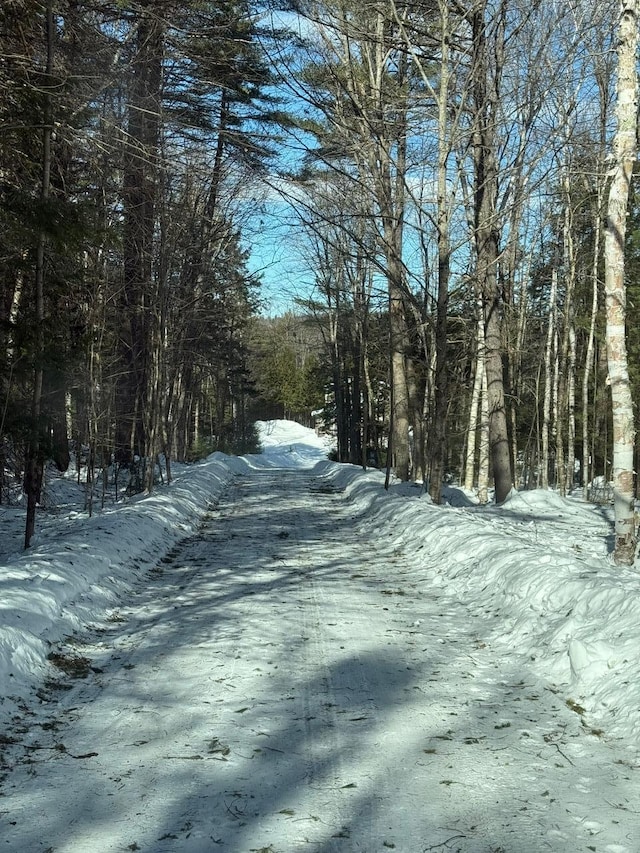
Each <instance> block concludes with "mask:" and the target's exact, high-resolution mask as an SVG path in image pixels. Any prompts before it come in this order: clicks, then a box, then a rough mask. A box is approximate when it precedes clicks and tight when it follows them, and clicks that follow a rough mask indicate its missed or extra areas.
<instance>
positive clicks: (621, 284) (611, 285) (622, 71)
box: [604, 0, 638, 565]
mask: <svg viewBox="0 0 640 853" xmlns="http://www.w3.org/2000/svg"><path fill="white" fill-rule="evenodd" d="M637 45H638V0H622V2H621V4H620V24H619V43H618V88H617V102H616V116H617V130H616V136H615V142H614V145H615V148H614V167H613V174H612V180H611V186H610V190H609V203H608V209H607V228H606V232H605V247H604V248H605V299H606V313H607V362H608V368H609V383H610V389H611V402H612V410H613V487H614V509H615V553H614V559H615V562H616V563H619V564H622V565H631V564H632V563H633V562H634V559H635V552H636V531H635V518H634V488H633V461H634V458H633V457H634V442H635V429H634V424H633V406H632V400H631V387H630V384H629V371H628V367H627V346H626V328H625V320H626V288H625V278H624V273H625V267H624V249H625V237H626V217H627V207H628V202H629V187H630V184H631V179H632V175H633V164H634V161H635V159H636V145H637V143H636V133H637V113H638V77H637V71H636V52H637Z"/></svg>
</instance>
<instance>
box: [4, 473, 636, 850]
mask: <svg viewBox="0 0 640 853" xmlns="http://www.w3.org/2000/svg"><path fill="white" fill-rule="evenodd" d="M410 556H411V559H409V558H408V557H409V555H406V554H405V553H404V552H403V551H402V549H401V548H398V547H396V546H394V545H393V544H392V543H391V542H390V538H389V532H388V531H385V530H382V531H381V532H380V534H379V535H378V534H376V532H375V531H374V532H373V533H372V532H371V529H370V526H367V525H365V523H364V519H362V518H360V517H359V515H358V513H357V510H356V509H354V506H353V505H352V504H351V503H350V502H349V500H347V499H346V498H345V495H343V494H341V493H340V491H339V490H336V487H335V485H334V481H332V479H331V477H329V476H323V475H322V473H320V472H318V471H315V472H314V471H313V470H312V469H311V470H295V469H292V470H282V469H268V468H266V469H254V470H249V469H248V470H246V471H245V472H243V473H241V474H238V475H236V476H235V478H234V479H233V480H232V481H231V483H230V484H229V486H228V487H227V489H226V491H225V492H224V494H223V496H222V499H221V500H220V502H219V503H218V504H217V506H216V507H215V509H213V510H212V511H211V512H210V513H209V515H208V516H207V517H206V520H205V523H204V525H203V526H202V529H201V531H200V532H199V534H198V535H195V536H192V537H190V538H189V539H187V540H185V542H184V543H182V545H181V546H180V547H177V548H175V549H174V550H173V551H172V552H171V553H170V554H169V555H168V557H167V558H165V559H164V560H163V561H162V562H161V563H159V564H158V565H157V566H156V567H155V568H154V569H152V570H151V571H150V572H149V573H148V574H146V575H145V576H143V577H141V578H140V580H139V582H138V589H137V593H136V595H135V596H134V597H133V598H131V599H129V600H127V601H126V602H123V606H122V607H121V608H120V609H119V611H118V612H117V613H114V614H113V616H112V620H111V622H110V623H109V625H108V627H107V628H106V629H104V630H103V631H101V632H100V633H95V634H94V635H91V636H87V637H86V638H84V639H85V640H86V642H85V643H84V644H78V643H77V642H76V644H75V645H67V646H66V647H64V648H63V649H62V650H61V657H60V659H59V663H60V665H61V667H64V668H66V669H73V668H74V667H75V670H76V671H74V672H72V673H71V674H65V673H64V672H63V671H62V669H61V672H60V680H59V683H58V684H50V685H48V687H47V689H46V690H43V691H42V692H41V696H42V698H43V705H42V706H41V707H40V708H39V709H37V713H35V712H34V714H33V717H32V723H31V725H29V724H28V722H27V725H26V729H27V731H26V732H24V740H23V742H22V743H20V744H16V745H15V746H14V748H13V757H12V762H11V763H13V762H15V766H14V767H13V769H11V770H10V771H9V770H8V771H7V775H6V777H5V780H4V785H3V793H4V799H3V800H2V803H1V809H0V812H1V820H2V822H3V827H2V833H1V834H0V841H1V842H2V843H1V844H0V850H6V851H11V853H35V851H50V853H107V852H108V851H126V850H141V851H145V853H175V852H176V851H188V853H211V851H216V850H221V851H226V853H293V851H298V850H304V851H309V853H334V851H336V853H337V851H340V852H341V853H351V851H363V853H384V851H386V850H396V851H399V853H422V851H464V853H543V851H556V852H557V853H578V851H597V853H605V851H606V853H635V851H637V850H638V844H639V843H640V842H639V841H638V839H640V832H639V827H640V823H639V812H640V804H639V803H638V786H637V782H636V780H635V774H636V772H637V771H636V769H635V767H632V766H631V765H630V764H629V763H628V758H625V755H626V753H623V752H620V754H616V753H615V751H614V750H615V747H612V746H611V745H610V744H608V743H607V742H605V741H604V740H603V739H601V738H600V737H599V736H598V733H597V732H595V731H594V730H592V729H590V728H589V727H588V726H586V725H585V724H584V722H583V718H582V716H581V715H580V713H579V709H578V712H576V710H575V709H572V708H571V707H568V706H567V705H566V703H565V701H564V699H563V698H562V697H560V696H558V695H557V694H555V693H554V692H553V691H552V690H551V689H549V687H548V686H545V684H543V683H542V682H540V681H539V680H538V678H537V677H536V676H535V675H534V674H533V672H532V671H530V670H528V668H526V667H525V666H524V665H523V664H522V662H521V660H520V659H519V658H516V659H514V658H512V657H510V656H508V651H507V650H506V649H503V650H502V651H500V650H499V649H497V648H496V647H495V646H494V645H493V644H492V643H491V642H490V640H489V637H488V634H489V633H490V628H491V625H492V622H491V619H492V614H484V615H480V614H478V612H477V608H475V607H473V606H471V605H472V603H466V602H462V601H456V600H454V599H453V598H451V597H449V595H448V593H447V592H446V590H445V589H443V588H440V587H434V586H433V585H430V584H428V583H427V582H426V577H427V568H428V565H429V559H430V556H429V554H424V556H423V561H424V562H423V566H422V567H421V566H420V563H419V562H417V561H416V559H415V554H412V555H410ZM516 661H518V662H516ZM87 667H90V668H89V669H88V670H87ZM83 668H84V671H82V670H83ZM79 674H81V675H84V676H85V677H83V678H78V677H77V676H78V675H79ZM26 719H27V721H28V720H29V717H28V716H27V717H26Z"/></svg>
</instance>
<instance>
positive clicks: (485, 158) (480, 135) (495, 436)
mask: <svg viewBox="0 0 640 853" xmlns="http://www.w3.org/2000/svg"><path fill="white" fill-rule="evenodd" d="M485 8H486V0H476V2H475V3H474V8H473V12H472V27H473V69H472V74H473V102H474V103H473V106H474V130H473V158H474V171H475V174H474V216H475V222H474V225H475V243H476V255H477V257H476V269H477V278H478V282H479V286H480V289H481V292H482V300H483V309H484V323H485V346H486V374H487V403H488V407H489V452H490V456H491V467H492V472H493V479H494V485H495V500H496V503H502V502H503V501H504V500H505V499H506V497H507V495H508V494H509V492H510V491H511V488H512V486H513V476H512V473H511V454H510V452H509V435H508V430H507V416H506V408H505V397H504V370H503V342H502V316H503V300H502V294H501V292H500V288H499V286H498V276H497V263H498V255H499V246H498V244H499V229H498V210H497V195H498V167H497V162H496V133H495V115H496V112H497V101H498V97H497V96H498V90H499V82H498V81H499V76H500V72H501V67H500V62H501V59H500V56H499V53H500V51H499V50H496V51H495V54H496V55H495V61H496V67H494V68H491V69H490V61H489V51H488V45H487V37H486V25H485V21H484V15H485ZM503 12H504V10H503V9H502V10H501V11H499V12H498V14H499V15H503ZM499 26H500V27H502V26H504V18H503V20H502V22H501V23H500V25H499ZM501 38H502V36H501V33H500V32H499V33H497V34H496V36H495V39H496V45H498V46H500V45H501ZM490 73H491V75H492V76H491V85H490V84H489V76H490Z"/></svg>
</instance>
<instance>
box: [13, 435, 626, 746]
mask: <svg viewBox="0 0 640 853" xmlns="http://www.w3.org/2000/svg"><path fill="white" fill-rule="evenodd" d="M259 427H260V431H261V435H262V442H263V448H264V452H263V454H261V455H259V456H258V455H255V456H247V457H243V458H231V457H227V456H224V455H223V454H214V456H212V457H210V458H209V459H208V460H206V461H205V462H202V463H200V464H197V465H192V466H187V467H183V468H182V470H181V471H180V474H179V476H177V477H176V479H175V480H174V482H173V483H172V484H171V485H170V486H165V487H162V488H159V489H158V491H157V492H155V493H154V494H152V495H150V496H147V497H141V498H138V499H136V500H129V501H126V502H124V503H121V504H118V505H117V506H115V507H113V508H112V509H108V510H105V511H103V512H101V513H99V514H98V515H95V516H94V517H93V518H87V517H85V516H84V515H83V514H82V513H77V512H74V513H70V514H69V515H68V517H67V518H65V519H59V527H61V528H62V529H61V530H60V532H58V533H57V534H56V532H55V528H53V529H52V530H50V531H49V532H48V533H47V535H46V536H43V535H41V536H39V537H38V539H37V540H36V542H37V544H36V545H35V547H34V548H33V549H31V550H30V551H29V552H28V553H27V554H16V555H14V556H13V557H10V558H9V559H8V560H7V561H5V564H4V566H0V601H1V602H2V604H1V605H0V607H1V609H2V613H1V617H0V618H1V621H0V626H1V627H0V690H1V691H2V692H1V695H2V697H3V698H2V701H1V703H0V714H3V713H5V714H6V713H9V712H11V710H12V709H14V708H15V707H16V706H17V704H18V703H20V701H21V700H23V699H24V697H25V696H27V695H28V694H29V692H30V691H31V690H32V688H33V685H34V684H35V683H36V682H37V681H38V680H41V679H42V678H43V677H45V676H46V673H47V671H48V670H47V667H48V664H47V661H46V657H47V654H48V652H49V650H50V647H51V644H52V643H54V642H56V641H57V640H59V639H61V638H63V637H64V636H66V635H69V634H71V633H73V632H74V631H76V630H78V629H80V628H81V627H84V626H86V625H87V624H91V623H92V621H94V620H97V621H100V620H101V619H103V618H104V616H105V613H106V612H107V611H108V609H109V608H110V607H114V606H115V605H116V603H117V602H118V601H119V600H122V598H123V596H125V595H126V594H127V592H128V591H129V590H130V589H131V587H132V585H133V584H134V583H135V581H136V577H137V573H139V572H140V570H141V569H144V568H146V567H150V566H152V565H154V564H156V563H157V561H158V560H160V559H161V558H162V556H164V555H165V554H166V553H167V552H168V551H169V550H170V549H171V548H172V546H173V545H174V544H175V543H176V542H177V541H179V540H180V539H182V538H184V537H185V536H188V535H190V534H191V533H193V532H194V531H195V530H196V529H197V526H198V524H199V522H200V521H201V519H202V517H203V515H204V514H205V512H206V510H207V508H208V507H209V506H210V505H211V504H212V502H215V500H216V498H217V497H218V496H219V495H220V493H221V491H222V490H223V489H224V487H225V485H226V483H227V482H228V481H229V479H230V478H231V477H233V476H234V474H235V473H238V472H242V471H243V470H247V468H255V467H265V466H267V467H280V468H282V467H291V468H297V467H305V468H310V467H313V466H315V471H314V473H315V474H316V476H317V477H318V478H320V479H323V480H325V481H326V483H327V485H330V487H331V488H332V490H334V491H336V492H342V494H343V498H344V499H345V500H347V501H349V502H350V504H351V506H352V511H353V517H354V523H355V524H358V525H359V529H360V530H361V533H362V540H363V543H366V542H367V541H368V540H369V539H370V540H371V541H373V540H375V542H376V547H377V549H378V550H379V552H380V553H381V555H382V556H384V555H385V554H388V555H389V557H391V556H392V555H393V553H394V552H395V551H397V550H399V549H401V550H402V551H403V552H404V553H405V557H406V556H407V555H413V557H414V559H415V569H416V572H415V578H416V579H417V581H418V582H419V583H421V584H422V585H423V589H424V593H425V594H429V589H430V588H433V587H434V586H435V587H437V588H438V589H439V591H440V593H441V594H449V595H452V596H455V597H456V598H459V599H462V600H464V601H465V602H466V603H467V604H468V605H469V606H470V607H472V608H473V609H474V611H476V612H477V613H479V614H482V615H483V617H484V619H485V625H486V636H485V637H483V638H482V639H483V642H485V643H487V644H494V645H495V646H496V647H501V648H504V647H505V646H506V647H508V648H509V651H510V653H511V654H512V655H513V657H514V661H515V660H517V657H518V656H520V657H521V659H522V660H523V661H526V662H527V666H533V667H535V669H536V670H537V672H538V674H539V675H541V676H542V677H544V678H545V679H546V680H547V682H548V683H549V685H550V686H553V685H555V686H556V687H557V688H558V689H560V690H561V691H562V693H563V695H564V696H565V698H567V699H571V700H573V701H574V702H575V703H578V704H579V705H580V706H581V707H582V708H585V709H586V710H587V712H588V713H589V721H590V724H593V723H595V722H596V721H597V722H598V724H599V725H602V727H603V728H605V729H606V731H607V732H608V733H609V734H614V735H616V736H619V737H621V738H627V739H634V740H636V741H637V740H639V739H640V655H638V648H640V594H639V579H638V575H637V574H636V572H634V571H633V570H629V569H621V568H617V567H614V565H613V563H612V561H611V559H610V556H609V553H608V547H609V546H610V544H611V539H612V518H611V517H610V511H609V509H608V508H603V507H593V506H591V505H588V504H585V503H582V502H580V501H577V500H573V499H564V498H560V497H559V496H558V495H556V494H554V493H552V492H545V491H542V490H538V491H535V492H526V493H523V494H515V495H513V496H512V497H510V499H509V500H508V501H506V502H505V504H504V505H503V506H501V507H494V506H489V507H479V506H477V505H476V504H474V501H473V497H472V496H470V495H467V494H465V493H463V492H462V490H458V493H457V494H456V493H455V490H452V489H449V490H448V505H446V506H434V505H433V504H432V503H431V502H430V501H429V499H428V497H427V496H424V495H421V492H420V489H419V488H416V487H414V486H412V485H407V484H393V485H392V487H391V489H390V490H389V491H385V490H384V474H383V473H382V472H380V471H376V470H368V471H363V470H362V469H361V468H358V467H356V466H351V465H337V464H334V463H332V462H329V461H327V460H326V451H327V441H326V439H323V438H321V437H318V436H316V435H315V434H314V433H313V431H311V430H305V429H304V428H303V427H300V426H299V425H297V424H292V423H291V422H276V423H275V424H268V423H262V424H260V425H259ZM319 460H324V461H319ZM2 509H4V508H2ZM3 529H5V530H6V529H7V528H6V525H5V527H4V528H3Z"/></svg>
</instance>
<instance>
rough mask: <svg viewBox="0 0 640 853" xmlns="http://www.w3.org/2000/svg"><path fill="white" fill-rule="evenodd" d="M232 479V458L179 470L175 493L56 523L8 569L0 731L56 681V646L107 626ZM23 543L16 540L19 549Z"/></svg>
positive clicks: (3, 595) (0, 646)
mask: <svg viewBox="0 0 640 853" xmlns="http://www.w3.org/2000/svg"><path fill="white" fill-rule="evenodd" d="M232 476H233V470H232V466H230V465H229V464H228V463H227V458H226V457H225V456H223V454H214V455H213V456H212V457H210V458H209V459H207V460H206V461H204V462H202V463H199V464H196V465H192V466H182V471H181V473H180V475H179V476H178V477H176V479H175V480H174V481H173V482H172V483H171V485H169V486H163V487H161V488H159V489H158V490H157V492H154V493H153V494H151V495H148V496H140V497H138V498H135V499H129V500H127V501H125V502H122V503H119V504H117V505H115V506H113V507H110V508H107V509H105V510H103V511H102V512H98V513H97V514H95V515H93V516H92V517H90V518H89V517H88V516H87V514H86V513H79V512H76V511H72V512H70V513H69V514H68V515H67V516H66V517H64V518H57V519H55V520H54V523H53V524H50V525H48V526H47V528H46V529H45V530H44V531H42V532H40V533H39V535H38V537H37V538H36V539H35V540H34V541H35V543H36V544H34V546H33V547H32V548H31V549H30V550H29V551H28V552H18V553H17V554H15V555H14V556H12V557H10V558H8V559H6V561H5V563H4V564H3V565H2V566H1V567H0V602H1V603H0V609H1V611H2V615H1V624H0V697H1V698H0V702H1V705H0V722H2V723H4V722H6V718H7V716H9V715H11V714H12V713H14V712H15V710H16V708H17V707H18V706H19V705H20V704H21V703H23V702H24V701H25V700H26V699H27V697H29V696H30V695H31V693H32V691H33V689H34V687H35V686H37V684H38V682H39V681H40V680H41V679H43V678H45V677H46V675H47V673H48V672H50V669H51V666H50V664H49V663H48V661H47V656H48V654H49V653H50V651H51V646H52V644H53V643H56V642H57V641H59V640H61V639H62V638H64V637H67V636H70V635H72V634H73V633H74V632H76V631H80V630H83V629H85V628H86V627H87V625H89V624H92V623H94V622H96V621H97V622H102V621H103V620H104V618H105V616H106V614H107V611H108V609H109V608H112V607H114V606H117V604H118V603H119V601H121V599H122V598H123V597H125V596H126V595H127V593H128V592H129V591H130V590H131V587H132V585H133V584H135V582H136V579H137V577H138V575H139V574H140V573H141V570H143V569H144V568H148V567H150V566H153V565H154V564H156V563H157V562H158V560H159V559H160V558H161V557H163V556H164V555H165V554H166V553H167V552H168V551H169V550H170V549H171V548H172V546H174V545H175V543H176V542H178V541H180V540H182V539H184V538H185V537H186V536H188V535H190V534H192V533H193V532H194V531H195V530H196V529H197V527H198V524H199V522H200V521H201V519H202V517H203V516H204V515H205V513H206V511H207V508H208V507H209V506H210V505H211V504H212V503H213V502H214V501H215V499H216V497H217V496H218V495H219V494H220V493H221V491H222V490H223V489H224V487H225V485H226V484H227V482H228V481H229V480H230V478H231V477H232ZM2 509H3V510H4V516H5V517H4V519H3V520H5V521H8V520H9V519H10V518H11V520H14V519H15V517H16V512H15V510H12V511H11V512H9V511H8V510H7V509H5V508H2ZM1 517H2V516H0V518H1ZM14 527H15V522H14ZM6 530H7V527H6V525H5V531H6ZM5 535H6V534H5ZM18 536H19V533H18V532H17V531H15V530H13V538H14V541H16V542H18V541H19V538H18Z"/></svg>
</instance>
